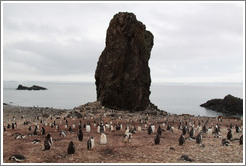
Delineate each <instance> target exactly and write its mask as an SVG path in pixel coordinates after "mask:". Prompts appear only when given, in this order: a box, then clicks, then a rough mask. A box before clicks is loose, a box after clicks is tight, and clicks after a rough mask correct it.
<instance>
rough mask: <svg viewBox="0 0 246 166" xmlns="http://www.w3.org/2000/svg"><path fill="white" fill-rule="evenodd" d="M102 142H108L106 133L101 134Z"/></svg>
mask: <svg viewBox="0 0 246 166" xmlns="http://www.w3.org/2000/svg"><path fill="white" fill-rule="evenodd" d="M100 144H107V136H106V135H105V134H104V133H102V134H101V137H100Z"/></svg>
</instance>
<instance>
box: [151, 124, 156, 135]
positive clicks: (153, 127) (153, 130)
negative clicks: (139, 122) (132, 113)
mask: <svg viewBox="0 0 246 166" xmlns="http://www.w3.org/2000/svg"><path fill="white" fill-rule="evenodd" d="M151 129H152V133H154V132H155V125H154V124H152V125H151Z"/></svg>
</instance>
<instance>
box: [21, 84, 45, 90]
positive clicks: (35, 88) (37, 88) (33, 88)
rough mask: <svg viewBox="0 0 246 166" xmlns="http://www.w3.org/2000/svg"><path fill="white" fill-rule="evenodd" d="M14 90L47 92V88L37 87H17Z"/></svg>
mask: <svg viewBox="0 0 246 166" xmlns="http://www.w3.org/2000/svg"><path fill="white" fill-rule="evenodd" d="M16 90H47V88H44V87H42V86H37V85H33V86H32V87H27V86H23V85H19V86H18V87H17V89H16Z"/></svg>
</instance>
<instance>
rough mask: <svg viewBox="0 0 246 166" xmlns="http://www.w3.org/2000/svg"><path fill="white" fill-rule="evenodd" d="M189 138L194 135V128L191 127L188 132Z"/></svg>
mask: <svg viewBox="0 0 246 166" xmlns="http://www.w3.org/2000/svg"><path fill="white" fill-rule="evenodd" d="M189 136H190V138H194V136H195V129H194V128H193V127H192V128H191V130H190V133H189Z"/></svg>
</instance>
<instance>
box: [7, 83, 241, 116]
mask: <svg viewBox="0 0 246 166" xmlns="http://www.w3.org/2000/svg"><path fill="white" fill-rule="evenodd" d="M19 84H20V83H18V82H5V81H4V82H3V102H4V103H7V104H12V105H17V106H39V107H53V108H61V109H72V108H74V107H77V106H79V105H82V104H85V103H87V102H93V101H96V86H95V84H94V83H55V82H39V83H35V82H24V83H22V84H23V85H25V86H32V85H39V86H43V87H46V88H47V89H48V90H40V91H28V90H16V88H17V87H18V85H19ZM150 90H151V94H150V100H151V102H152V103H154V104H155V105H157V106H158V108H159V109H161V110H165V111H167V112H168V113H170V114H191V115H200V116H218V115H221V113H218V112H215V111H210V110H207V109H205V108H203V107H200V104H202V103H205V102H206V101H207V100H210V99H213V98H224V97H225V96H226V95H228V94H231V95H233V96H236V97H240V98H243V84H233V83H232V84H229V83H224V84H223V83H216V84H212V83H209V84H188V83H187V84H183V83H178V84H177V83H158V84H157V83H152V84H151V88H150Z"/></svg>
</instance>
